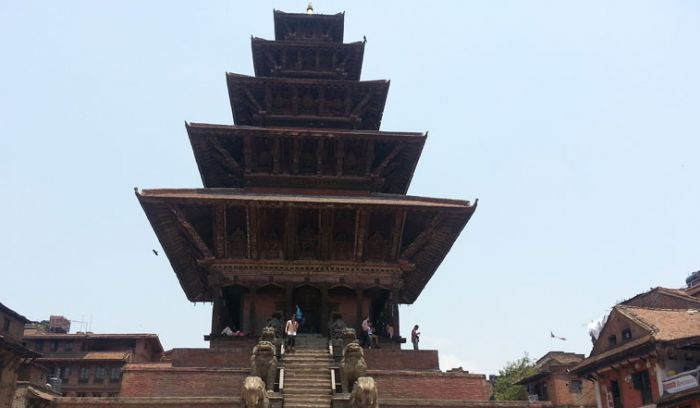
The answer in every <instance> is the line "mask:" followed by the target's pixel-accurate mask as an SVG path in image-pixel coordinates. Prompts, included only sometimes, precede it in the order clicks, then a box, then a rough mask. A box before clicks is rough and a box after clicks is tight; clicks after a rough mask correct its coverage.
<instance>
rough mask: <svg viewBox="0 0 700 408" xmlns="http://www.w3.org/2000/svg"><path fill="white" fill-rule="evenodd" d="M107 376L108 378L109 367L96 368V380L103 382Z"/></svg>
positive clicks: (99, 382)
mask: <svg viewBox="0 0 700 408" xmlns="http://www.w3.org/2000/svg"><path fill="white" fill-rule="evenodd" d="M105 378H107V369H106V368H104V367H97V368H95V382H96V383H98V384H102V383H103V382H105Z"/></svg>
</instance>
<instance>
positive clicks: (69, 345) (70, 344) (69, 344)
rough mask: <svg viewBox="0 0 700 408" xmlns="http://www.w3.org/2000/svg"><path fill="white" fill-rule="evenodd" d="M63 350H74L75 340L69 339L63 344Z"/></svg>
mask: <svg viewBox="0 0 700 408" xmlns="http://www.w3.org/2000/svg"><path fill="white" fill-rule="evenodd" d="M63 351H73V342H72V341H67V342H66V343H65V344H64V345H63Z"/></svg>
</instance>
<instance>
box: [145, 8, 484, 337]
mask: <svg viewBox="0 0 700 408" xmlns="http://www.w3.org/2000/svg"><path fill="white" fill-rule="evenodd" d="M312 11H313V10H312V9H311V10H310V12H309V13H307V14H302V13H298V14H297V13H284V12H281V11H275V12H274V26H275V40H274V41H270V40H264V39H261V38H256V37H253V38H252V39H251V48H252V53H253V62H254V68H255V76H246V75H241V74H234V73H228V74H227V75H226V82H227V85H228V94H229V98H230V102H231V110H232V112H233V121H234V125H213V124H203V123H187V124H186V128H187V132H188V134H189V139H190V142H191V145H192V150H193V152H194V156H195V158H196V161H197V165H198V167H199V172H200V175H201V178H202V183H203V184H204V188H200V189H154V190H142V191H137V197H138V200H139V201H140V203H141V205H142V207H143V209H144V211H145V213H146V215H147V217H148V219H149V221H150V223H151V225H152V227H153V229H154V231H155V233H156V235H157V236H158V239H159V240H160V243H161V245H162V247H163V249H164V250H165V253H166V254H167V256H168V259H169V260H170V263H171V265H172V267H173V269H174V271H175V274H176V275H177V277H178V279H179V281H180V284H181V286H182V288H183V290H184V292H185V294H186V296H187V298H188V299H189V300H190V301H193V302H212V303H213V313H212V326H211V333H212V335H211V336H208V337H207V338H208V339H209V338H210V339H212V347H216V346H215V343H216V341H215V339H216V338H217V336H216V335H217V334H218V333H220V332H221V331H222V329H224V328H225V327H230V328H233V329H234V330H240V331H243V332H245V333H248V334H250V335H257V334H259V333H260V331H261V329H262V327H263V326H264V325H265V322H266V320H267V319H268V318H269V317H270V316H271V315H272V314H273V313H275V312H278V313H280V314H283V315H285V316H289V315H290V314H291V313H293V311H294V310H295V308H296V306H299V307H300V308H301V309H302V310H303V313H304V316H305V318H304V327H303V329H302V330H303V331H305V332H311V333H313V332H316V333H325V332H326V328H327V324H328V321H329V319H330V317H331V316H333V315H334V314H336V313H338V314H340V315H342V317H343V319H344V320H345V321H346V322H347V323H348V325H349V326H350V327H356V328H357V327H359V325H360V322H361V320H362V319H363V317H364V316H367V315H368V316H370V319H371V320H372V321H374V322H382V323H391V324H392V325H393V327H394V328H395V329H396V333H399V314H398V310H399V309H398V305H400V304H411V303H413V302H414V301H415V300H416V299H417V298H418V296H419V295H420V293H421V291H422V290H423V288H424V287H425V285H426V284H427V283H428V281H429V280H430V278H431V277H432V275H433V274H434V273H435V271H436V270H437V268H438V266H439V265H440V263H441V262H442V260H443V258H444V257H445V256H446V255H447V253H448V251H449V250H450V247H451V246H452V244H453V243H454V242H455V240H456V239H457V237H458V236H459V233H460V232H461V230H462V229H463V228H464V226H465V225H466V223H467V222H468V221H469V218H470V217H471V216H472V214H473V213H474V210H475V209H476V203H470V202H468V201H458V200H447V199H437V198H424V197H415V196H408V195H406V193H407V191H408V187H409V184H410V182H411V178H412V176H413V172H414V170H415V167H416V164H417V162H418V159H419V157H420V154H421V151H422V148H423V145H424V143H425V140H426V136H427V135H426V134H425V133H414V132H386V131H380V130H379V129H380V125H381V121H382V115H383V113H384V107H385V101H386V97H387V93H388V90H389V81H385V80H373V81H361V80H360V72H361V70H362V59H363V55H364V48H365V42H364V41H361V42H352V43H344V42H343V31H344V17H345V16H344V13H343V14H334V15H320V14H313V13H312Z"/></svg>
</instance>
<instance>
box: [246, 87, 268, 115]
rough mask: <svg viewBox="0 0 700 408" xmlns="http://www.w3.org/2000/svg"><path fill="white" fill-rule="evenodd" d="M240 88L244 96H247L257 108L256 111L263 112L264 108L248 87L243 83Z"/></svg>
mask: <svg viewBox="0 0 700 408" xmlns="http://www.w3.org/2000/svg"><path fill="white" fill-rule="evenodd" d="M241 89H242V90H243V93H245V96H247V97H248V99H249V101H250V103H252V104H253V105H255V107H256V108H257V109H258V113H265V109H263V107H262V106H260V103H258V100H257V99H255V96H253V93H252V92H250V89H248V87H247V86H245V85H241Z"/></svg>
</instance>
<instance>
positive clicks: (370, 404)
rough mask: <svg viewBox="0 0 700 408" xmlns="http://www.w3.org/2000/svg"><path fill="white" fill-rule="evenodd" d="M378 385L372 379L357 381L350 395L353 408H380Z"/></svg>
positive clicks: (366, 378)
mask: <svg viewBox="0 0 700 408" xmlns="http://www.w3.org/2000/svg"><path fill="white" fill-rule="evenodd" d="M378 394H379V393H378V392H377V385H376V384H375V383H374V378H372V377H360V378H358V379H357V381H355V385H354V386H353V387H352V394H350V407H351V408H379V396H378Z"/></svg>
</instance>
